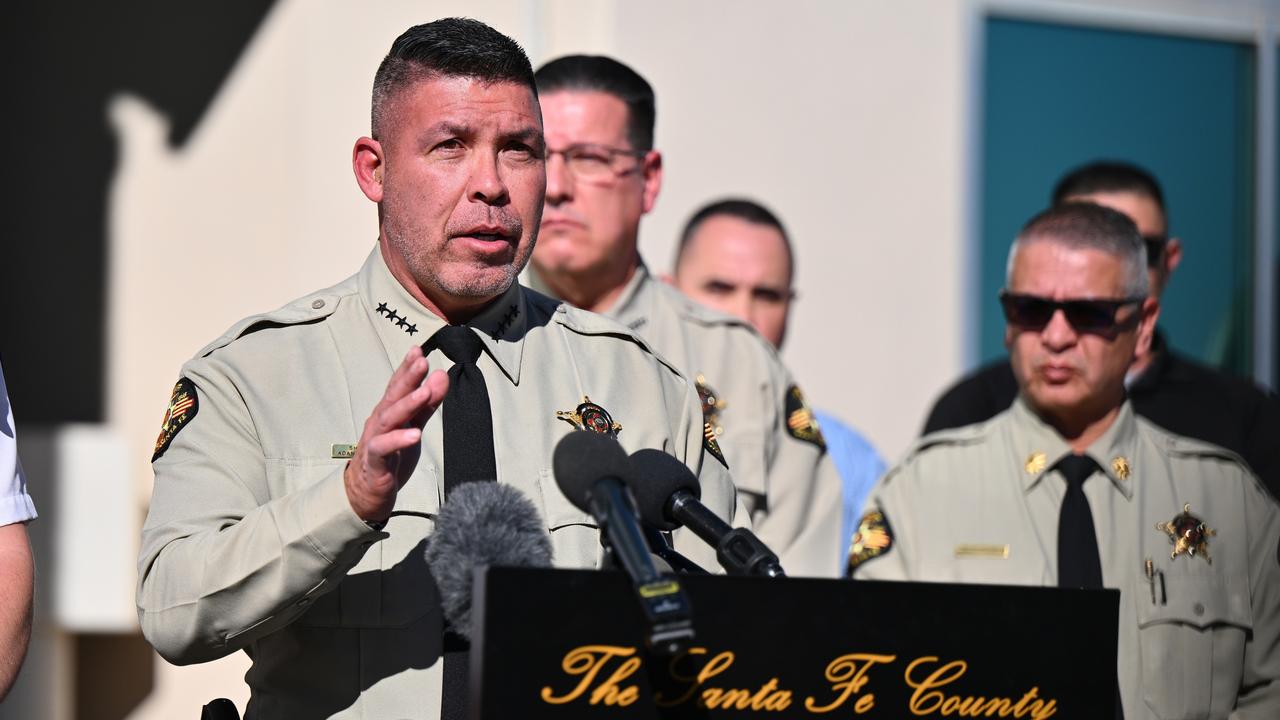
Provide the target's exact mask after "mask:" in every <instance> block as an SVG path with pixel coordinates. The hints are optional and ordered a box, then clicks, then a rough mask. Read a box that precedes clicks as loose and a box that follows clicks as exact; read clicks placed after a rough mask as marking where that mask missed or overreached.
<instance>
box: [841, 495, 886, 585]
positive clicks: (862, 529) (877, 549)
mask: <svg viewBox="0 0 1280 720" xmlns="http://www.w3.org/2000/svg"><path fill="white" fill-rule="evenodd" d="M892 548H893V531H892V530H891V529H890V528H889V518H887V517H885V515H884V513H882V512H880V511H879V510H871V511H869V512H868V513H867V514H865V515H863V516H862V521H861V522H859V523H858V530H857V531H856V532H855V533H854V534H853V538H851V539H850V540H849V560H848V565H847V567H846V569H845V573H846V574H847V575H853V571H854V570H856V569H857V568H858V566H859V565H861V564H862V563H864V562H866V561H868V560H870V559H871V558H874V557H880V556H881V555H884V554H885V553H887V552H889V550H891V549H892Z"/></svg>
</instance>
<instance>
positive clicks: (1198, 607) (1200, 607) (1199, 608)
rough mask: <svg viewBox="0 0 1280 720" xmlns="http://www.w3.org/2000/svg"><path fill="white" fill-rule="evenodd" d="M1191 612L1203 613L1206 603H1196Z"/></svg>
mask: <svg viewBox="0 0 1280 720" xmlns="http://www.w3.org/2000/svg"><path fill="white" fill-rule="evenodd" d="M1191 612H1193V613H1195V614H1196V615H1203V614H1204V603H1196V604H1195V606H1193V607H1192V608H1191Z"/></svg>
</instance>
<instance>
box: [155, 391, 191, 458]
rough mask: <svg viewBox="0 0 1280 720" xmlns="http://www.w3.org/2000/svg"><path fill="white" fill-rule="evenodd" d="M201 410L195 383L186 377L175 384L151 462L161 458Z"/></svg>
mask: <svg viewBox="0 0 1280 720" xmlns="http://www.w3.org/2000/svg"><path fill="white" fill-rule="evenodd" d="M199 410H200V397H199V396H198V395H197V394H196V386H195V383H193V382H191V381H190V380H188V379H186V378H182V379H181V380H179V381H178V384H177V385H174V386H173V395H171V396H170V397H169V407H168V408H166V409H165V411H164V419H163V420H161V421H160V435H159V437H157V438H156V447H155V453H153V454H152V455H151V462H155V461H156V460H159V459H160V456H161V455H164V451H165V450H168V449H169V445H170V443H172V442H173V439H174V438H175V437H177V435H178V431H179V430H181V429H182V428H184V427H186V426H187V423H189V422H191V418H193V417H195V416H196V412H198V411H199Z"/></svg>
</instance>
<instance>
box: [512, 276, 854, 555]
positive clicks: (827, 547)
mask: <svg viewBox="0 0 1280 720" xmlns="http://www.w3.org/2000/svg"><path fill="white" fill-rule="evenodd" d="M530 280H531V284H532V285H533V286H534V287H537V288H539V289H544V287H545V286H543V284H542V283H541V282H539V281H538V278H537V273H536V272H531V273H530ZM605 314H606V315H608V316H609V317H611V318H614V319H616V320H618V321H619V322H621V323H623V324H625V325H626V326H627V327H629V328H631V329H632V330H634V331H635V332H636V333H638V334H639V335H640V336H641V337H643V338H644V339H645V340H646V341H647V342H648V343H650V344H651V345H652V346H653V347H654V349H656V350H657V352H659V353H661V354H662V356H663V357H665V358H667V359H668V360H670V361H671V362H672V363H674V364H675V366H676V367H677V368H679V369H680V371H681V372H683V373H684V374H685V375H687V376H688V377H690V378H694V379H699V378H700V379H701V380H702V387H703V389H704V391H705V392H707V393H709V394H711V395H713V396H714V398H715V400H716V401H719V404H720V405H721V407H718V408H708V409H709V415H711V416H712V417H711V419H712V420H713V423H712V424H713V430H715V431H718V433H717V439H718V441H719V443H720V446H721V448H722V449H723V451H724V455H725V458H726V459H727V460H728V463H729V469H730V471H731V473H732V475H733V481H734V483H735V484H736V485H737V486H738V491H739V492H740V493H741V494H742V499H743V502H744V503H745V505H746V507H747V509H748V511H749V512H750V513H751V524H752V526H753V527H754V529H755V532H756V534H757V535H759V536H760V539H761V540H763V541H764V542H765V543H766V544H767V545H768V546H769V547H770V548H771V549H772V550H773V551H774V552H776V553H777V554H778V557H779V559H780V560H781V562H782V566H783V568H784V569H786V571H787V573H788V574H790V575H809V576H817V577H835V576H838V575H839V574H840V573H841V572H842V564H843V552H842V549H843V548H844V547H845V545H846V543H845V541H846V540H847V538H841V537H840V522H841V520H840V508H841V502H842V499H841V498H842V486H841V482H840V476H839V473H838V471H837V470H836V468H835V464H834V463H833V462H832V460H831V458H830V457H829V456H828V455H827V452H826V443H825V440H823V438H822V433H821V431H820V430H819V428H818V424H817V419H816V418H815V417H814V416H813V413H812V410H811V409H810V408H809V406H808V405H807V403H806V402H805V401H804V398H803V395H802V394H801V393H800V390H799V388H798V387H797V385H796V383H795V381H794V380H793V379H792V377H791V373H790V372H788V371H787V368H786V367H785V366H783V364H782V361H781V360H780V359H779V357H778V354H777V351H776V350H775V349H774V348H773V346H771V345H770V344H769V343H768V342H767V341H765V340H764V339H763V338H761V337H760V335H759V334H757V333H756V331H755V330H754V329H753V328H752V327H751V326H750V325H749V324H748V323H746V322H743V321H742V320H739V319H738V318H735V317H731V316H729V315H725V314H723V313H720V312H716V311H715V310H711V309H710V308H706V307H704V306H702V305H699V304H698V303H696V302H694V301H693V300H690V299H689V298H688V297H686V296H685V295H684V294H682V293H681V292H680V291H678V290H676V289H675V288H673V287H671V286H670V285H668V284H666V283H664V282H661V281H659V280H657V279H655V278H654V277H653V276H652V275H650V274H649V271H648V270H647V269H646V268H645V266H644V264H643V263H641V265H640V267H638V268H637V269H636V271H635V275H634V276H632V278H631V280H630V281H629V282H628V283H627V286H626V287H625V288H624V289H623V292H622V294H621V295H620V296H619V298H618V301H617V302H616V303H615V304H614V305H613V307H611V308H610V309H609V310H608V311H607V312H606V313H605Z"/></svg>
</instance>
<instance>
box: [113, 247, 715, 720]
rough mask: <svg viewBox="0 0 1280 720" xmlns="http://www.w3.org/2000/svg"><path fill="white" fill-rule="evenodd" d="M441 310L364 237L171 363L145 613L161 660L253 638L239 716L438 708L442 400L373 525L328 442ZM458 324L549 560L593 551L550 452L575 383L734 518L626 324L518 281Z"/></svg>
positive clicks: (686, 543)
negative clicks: (341, 271) (476, 341)
mask: <svg viewBox="0 0 1280 720" xmlns="http://www.w3.org/2000/svg"><path fill="white" fill-rule="evenodd" d="M442 325H443V321H442V320H440V319H439V318H438V317H436V316H435V315H433V314H431V313H430V312H428V311H426V310H425V309H423V308H422V307H421V306H420V305H419V304H418V303H417V302H415V301H414V300H413V298H412V297H411V296H410V295H409V294H408V293H407V292H406V291H405V290H404V288H403V287H401V286H400V284H399V283H398V282H397V281H396V280H395V279H394V278H392V276H391V275H390V273H389V272H388V270H387V268H386V265H385V264H384V262H383V260H382V258H381V255H380V254H379V252H378V250H377V249H375V250H374V252H373V254H372V255H371V256H370V257H369V259H368V261H367V262H366V263H365V266H364V267H363V269H362V270H361V271H360V272H359V274H357V275H356V276H355V277H352V278H349V279H348V280H346V281H345V282H343V283H341V284H339V285H337V286H335V287H332V288H329V289H327V290H322V291H320V292H317V293H315V294H313V295H309V296H307V297H305V298H302V299H300V300H298V301H296V302H294V303H291V304H289V305H287V306H285V307H284V308H281V309H280V310H278V311H276V312H273V313H268V314H266V315H260V316H255V317H252V318H249V319H247V320H244V321H242V322H240V323H239V324H237V325H236V326H235V327H233V328H232V329H231V331H230V332H228V333H227V334H226V335H224V336H223V337H222V338H220V339H219V340H218V341H216V342H214V343H213V344H211V345H210V346H208V347H206V348H205V349H204V350H202V351H201V352H200V354H199V355H197V356H196V357H195V358H194V359H192V360H191V361H189V362H188V363H187V364H186V365H185V366H184V367H183V370H182V376H183V377H184V378H186V379H187V380H188V381H189V382H190V384H191V387H193V388H194V394H195V396H196V401H197V405H196V408H195V410H194V411H193V410H191V405H192V403H191V401H190V398H179V397H177V396H175V400H174V403H172V404H171V410H170V413H169V414H168V415H166V426H167V427H172V426H177V427H178V429H177V430H176V433H175V432H174V431H173V430H172V429H171V430H169V431H167V432H166V433H162V435H161V440H162V441H163V440H164V439H165V438H166V436H170V437H171V444H169V445H168V447H167V448H165V449H164V450H163V452H162V454H161V455H160V456H159V458H158V459H156V460H155V461H154V469H155V489H154V494H153V496H152V503H151V509H150V512H149V514H148V517H147V521H146V525H145V527H144V529H143V537H142V550H141V557H140V559H139V584H138V614H139V618H140V621H141V624H142V629H143V633H144V634H145V635H146V637H147V639H148V641H150V642H151V644H152V645H154V646H155V647H156V649H157V650H158V651H159V652H160V654H161V655H163V656H164V657H165V658H166V659H168V660H169V661H171V662H175V663H180V664H182V663H194V662H202V661H206V660H211V659H214V658H218V657H221V656H224V655H227V654H229V653H232V652H234V651H236V650H240V649H244V650H245V651H246V652H248V653H249V655H250V656H251V657H252V658H253V666H252V668H251V669H250V671H249V673H248V675H247V678H246V679H247V681H248V683H249V685H250V688H251V689H252V699H251V700H250V704H249V712H248V717H250V718H288V719H290V720H292V719H294V718H330V717H333V718H435V717H438V714H439V703H440V672H439V668H440V666H441V663H440V662H439V658H440V652H441V627H442V625H441V623H442V616H441V609H440V604H439V596H438V591H437V590H436V588H435V585H434V582H433V581H432V579H431V576H430V573H429V570H428V567H427V565H426V563H425V561H424V559H423V549H424V546H425V541H426V538H427V536H428V535H429V534H430V532H431V529H432V526H433V520H432V517H433V515H434V513H435V512H436V510H437V509H438V508H439V507H440V505H441V502H442V499H443V498H442V476H441V468H442V458H443V448H442V445H441V442H442V441H441V423H440V415H439V414H438V413H437V414H436V415H435V416H433V417H432V418H431V419H430V420H429V421H428V422H427V425H426V428H425V434H424V438H425V439H424V444H423V451H422V457H421V460H420V461H419V462H418V465H417V467H416V469H415V471H414V473H413V475H412V476H411V477H410V478H409V480H408V482H407V483H406V484H405V486H404V488H403V489H402V490H401V491H400V494H399V496H398V498H397V500H396V506H395V511H396V514H394V515H393V516H392V518H391V520H390V522H389V523H388V524H387V526H386V528H385V531H384V532H373V531H371V530H370V529H369V528H368V526H366V525H365V523H363V522H362V521H361V520H360V519H359V518H358V517H357V516H356V515H355V513H354V512H353V511H352V509H351V507H350V505H349V503H348V500H347V497H346V493H345V489H344V486H343V480H342V472H343V468H344V466H345V464H346V460H345V459H343V458H341V457H335V455H338V454H340V451H339V450H338V449H335V448H334V446H335V445H344V444H354V443H355V442H356V440H357V439H358V438H359V436H360V432H361V428H362V427H363V425H364V422H365V419H366V418H367V417H368V415H369V413H370V411H371V410H372V409H373V407H374V405H375V404H376V403H377V402H378V400H379V399H380V398H381V396H382V394H383V392H384V390H385V388H386V385H387V382H388V380H389V379H390V377H391V373H392V371H393V369H394V367H396V366H397V365H398V364H399V362H400V361H401V359H402V358H403V357H404V355H405V353H406V352H407V351H408V349H409V347H410V346H411V345H418V344H421V343H422V342H423V341H425V340H426V339H427V338H428V337H430V336H431V335H432V334H433V333H434V332H435V331H436V330H437V329H439V328H440V327H442ZM469 325H470V326H471V327H472V328H473V329H475V330H476V331H477V332H478V334H479V335H480V337H481V338H482V339H483V342H484V345H485V350H486V352H485V353H484V354H482V355H481V358H480V360H479V367H480V369H481V371H482V372H483V374H484V376H485V381H486V383H487V385H488V391H489V397H490V402H491V404H492V407H493V423H494V449H495V454H496V460H497V470H498V479H499V480H500V481H501V482H505V483H509V484H511V485H514V486H516V487H518V488H520V489H521V490H523V491H524V493H525V494H526V495H527V496H528V497H529V498H530V499H531V500H532V501H533V503H534V504H535V505H536V506H537V508H538V510H539V511H540V512H541V514H542V516H543V518H544V519H545V520H546V523H547V528H548V529H549V530H550V534H551V540H552V546H553V551H554V561H555V564H556V565H557V566H560V567H569V568H591V567H596V566H597V564H598V562H599V560H600V557H601V549H600V538H599V534H598V532H597V529H596V527H595V524H594V522H593V521H592V519H591V517H590V516H589V515H586V514H584V513H582V512H581V511H579V510H578V509H576V508H575V507H574V506H573V505H571V504H570V503H569V501H568V500H566V499H565V498H564V496H563V495H561V493H560V491H559V489H558V487H557V485H556V481H555V478H554V477H553V476H552V471H551V467H552V464H551V458H552V451H553V449H554V448H555V445H556V442H557V441H558V440H559V439H560V438H561V437H563V436H564V435H565V434H566V433H569V432H571V431H573V430H574V427H573V426H572V425H571V424H570V423H569V422H566V421H564V420H561V419H557V417H556V411H557V410H574V409H575V407H576V406H577V405H578V404H579V403H581V402H582V401H583V397H584V396H589V397H590V399H591V401H592V402H594V403H596V404H598V405H600V406H602V407H603V408H605V409H606V410H607V411H608V412H609V413H610V414H611V415H612V416H613V419H614V420H615V421H616V422H618V423H621V425H622V430H621V432H620V433H619V435H618V439H619V442H621V444H622V445H623V446H624V448H625V449H626V450H627V451H628V452H631V451H634V450H637V449H640V448H647V447H652V448H660V449H663V450H665V451H668V452H670V453H672V454H673V455H675V456H676V457H678V458H680V459H681V460H682V461H684V462H685V463H687V464H688V465H689V467H691V468H692V469H693V470H694V471H695V472H696V473H697V474H698V475H699V479H700V481H701V483H702V501H703V502H704V503H706V504H707V505H708V506H709V507H711V508H712V509H713V510H714V511H715V512H716V513H718V514H720V515H721V516H723V517H724V518H726V519H728V520H732V519H733V517H734V514H735V507H736V499H735V491H734V488H733V485H732V481H731V480H730V478H729V476H728V472H727V471H726V469H725V467H724V466H723V465H722V464H721V462H720V461H719V460H717V459H715V458H713V457H712V456H711V455H710V454H709V453H705V452H704V438H703V433H702V428H703V421H702V411H701V407H700V402H699V397H698V394H697V392H696V390H695V388H694V387H692V386H691V385H690V384H689V383H688V382H687V381H686V380H684V379H683V378H682V377H681V376H680V375H679V374H678V373H677V372H676V371H675V370H674V369H672V368H671V367H669V366H667V365H666V364H664V363H663V362H662V361H661V360H660V359H658V358H657V357H656V356H655V355H653V354H652V353H651V352H649V351H648V350H647V348H646V347H645V346H644V345H643V343H642V342H640V341H638V340H637V339H635V338H634V337H633V336H632V335H631V333H630V332H629V331H628V330H627V329H626V328H624V327H622V326H620V325H618V324H617V323H615V322H613V321H610V320H608V319H605V318H603V317H601V316H598V315H594V314H591V313H585V312H582V311H579V310H575V309H573V308H569V307H567V306H564V305H562V304H560V303H557V302H555V301H552V300H550V299H548V298H546V297H544V296H541V295H539V294H537V293H533V292H530V291H528V290H525V289H523V288H521V287H520V286H519V285H513V286H512V288H511V289H510V290H509V291H508V292H507V293H506V294H505V295H504V296H503V297H501V298H500V299H499V300H497V301H496V302H495V303H494V304H493V305H492V306H491V307H490V308H489V309H487V310H486V311H485V312H484V313H482V314H481V315H480V316H479V317H477V318H475V320H473V321H472V322H471V323H469ZM428 359H429V360H430V362H431V365H432V367H433V369H434V368H448V367H449V366H450V363H449V361H448V359H447V358H445V357H444V355H443V353H440V352H438V351H436V352H433V353H432V354H431V355H430V356H429V357H428ZM180 387H182V383H180ZM158 445H159V443H158ZM675 545H676V548H677V549H678V550H680V551H681V552H683V553H684V554H686V555H687V556H689V557H690V558H692V559H694V560H695V561H696V562H699V563H700V564H702V565H704V566H705V567H709V568H714V567H715V565H716V561H715V557H714V552H713V551H712V550H711V548H709V547H707V546H706V545H705V544H703V543H702V542H701V541H699V540H698V539H697V538H695V537H692V536H691V535H688V536H686V535H685V534H684V533H683V532H677V533H676V534H675Z"/></svg>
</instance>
